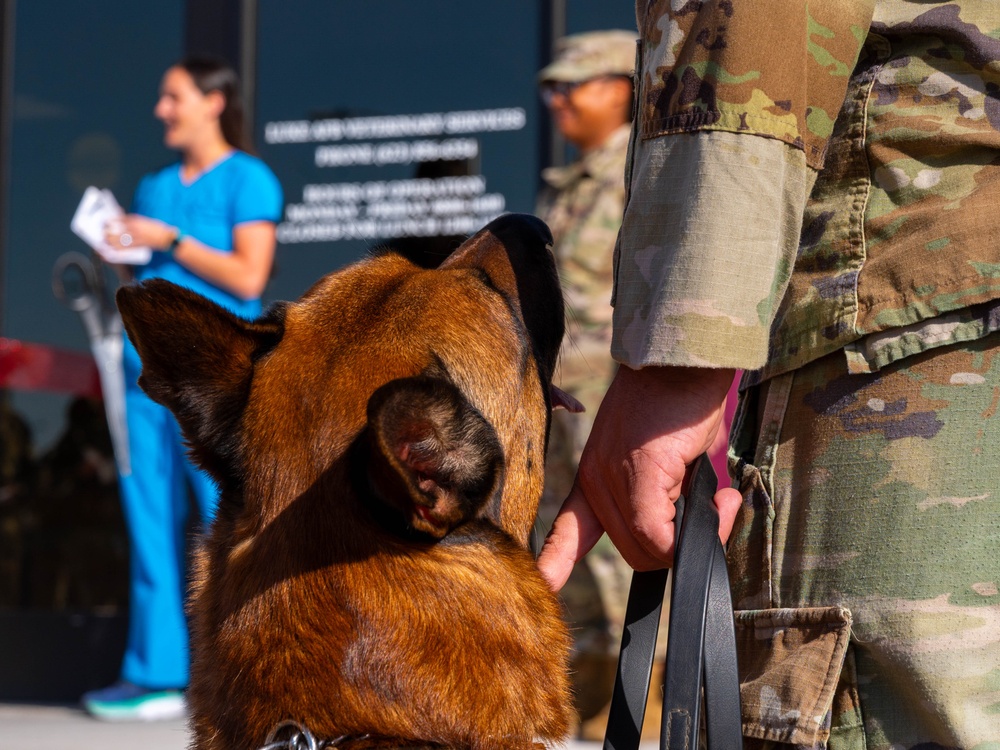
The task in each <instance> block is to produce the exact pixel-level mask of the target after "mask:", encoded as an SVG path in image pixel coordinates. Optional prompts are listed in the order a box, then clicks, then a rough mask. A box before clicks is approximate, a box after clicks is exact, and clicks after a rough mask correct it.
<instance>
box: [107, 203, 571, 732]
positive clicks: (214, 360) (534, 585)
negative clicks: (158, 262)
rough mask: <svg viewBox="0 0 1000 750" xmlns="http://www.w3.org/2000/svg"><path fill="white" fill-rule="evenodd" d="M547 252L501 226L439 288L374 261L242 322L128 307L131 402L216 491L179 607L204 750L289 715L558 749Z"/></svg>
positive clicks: (558, 332)
mask: <svg viewBox="0 0 1000 750" xmlns="http://www.w3.org/2000/svg"><path fill="white" fill-rule="evenodd" d="M550 242H551V237H550V235H549V232H548V229H547V228H546V227H545V225H544V224H543V223H541V222H540V221H538V220H537V219H534V218H532V217H528V216H505V217H502V218H500V219H497V220H496V221H494V222H492V223H491V224H490V225H488V226H487V227H486V228H485V229H483V230H482V231H480V232H479V233H478V234H476V235H475V236H473V237H471V238H470V239H469V240H467V241H466V242H465V243H464V244H462V245H461V246H460V247H459V248H458V249H457V250H456V251H455V252H454V253H453V254H452V255H451V256H450V257H449V258H448V259H447V260H446V261H445V262H444V263H443V264H442V265H441V266H440V267H439V268H437V269H425V268H421V267H419V266H417V265H414V264H413V263H411V262H410V261H408V260H406V259H405V258H404V257H403V256H401V255H399V254H397V253H394V252H392V251H386V252H384V253H380V254H377V255H375V256H374V257H371V258H368V259H366V260H364V261H362V262H360V263H357V264H355V265H352V266H349V267H347V268H344V269H343V270H341V271H338V272H336V273H333V274H330V275H329V276H327V277H325V278H324V279H322V280H320V281H319V282H318V283H317V284H316V285H314V286H313V287H312V288H311V289H310V290H309V291H308V292H307V293H306V294H305V295H304V296H303V297H302V298H301V299H300V300H298V301H297V302H293V303H285V304H281V305H278V306H275V307H273V308H272V309H271V310H270V311H269V312H268V313H267V314H265V315H264V316H263V317H262V318H260V319H259V320H257V321H255V322H247V321H244V320H241V319H240V318H237V317H235V316H233V315H231V314H229V313H227V312H226V311H224V310H223V309H221V308H220V307H218V306H216V305H214V304H213V303H211V302H209V301H207V300H206V299H204V298H202V297H200V296H198V295H195V294H193V293H191V292H188V291H185V290H184V289H181V288H179V287H177V286H174V285H172V284H170V283H168V282H166V281H159V280H153V281H148V282H145V283H142V284H138V285H135V286H129V287H125V288H123V289H122V290H120V291H119V293H118V304H119V308H120V310H121V312H122V317H123V320H124V322H125V326H126V329H127V331H128V335H129V336H130V337H131V339H132V341H133V342H135V345H136V348H137V349H138V351H139V354H140V356H141V358H142V363H143V370H142V375H141V377H140V380H139V382H140V384H141V385H142V387H143V388H144V389H145V390H146V392H147V393H148V394H149V395H150V396H151V397H152V398H153V399H155V400H157V401H159V402H160V403H162V404H164V405H165V406H167V407H168V408H169V409H171V410H172V411H173V412H174V414H175V415H176V416H177V419H178V422H179V423H180V425H181V427H182V429H183V431H184V434H185V436H186V438H187V441H188V442H189V444H190V447H191V452H192V455H193V456H194V457H195V459H196V460H197V461H198V463H200V464H201V465H202V466H203V467H205V468H206V469H207V470H208V471H209V472H211V474H212V475H213V476H214V477H215V479H216V480H217V481H218V483H219V485H220V487H221V490H222V498H221V501H220V505H219V510H218V514H217V517H216V521H215V524H214V526H213V529H212V532H211V534H210V535H209V537H208V540H207V543H206V544H205V545H203V547H202V548H201V551H200V553H199V563H198V566H197V571H196V574H195V584H194V594H193V598H192V605H191V611H192V617H193V638H192V645H193V647H194V661H193V663H192V677H191V689H190V690H189V699H190V701H191V706H192V716H193V725H194V727H195V734H196V743H195V746H196V747H198V748H199V750H203V749H206V748H212V749H213V750H214V749H215V748H224V747H225V748H228V747H257V746H260V745H261V744H262V743H263V742H264V739H265V737H266V736H267V733H268V730H269V729H271V728H272V727H273V726H274V725H275V723H276V722H278V721H280V720H283V719H287V718H289V717H298V718H299V719H300V720H302V721H305V722H306V723H307V724H308V725H309V726H310V727H312V728H313V729H314V731H317V732H319V733H321V734H322V735H323V736H325V737H328V738H332V737H338V736H341V735H353V734H373V735H377V736H380V737H394V738H404V739H406V740H407V741H408V742H409V741H411V740H420V739H427V740H434V742H435V743H436V744H437V745H440V746H443V747H477V748H479V747H484V748H485V747H492V746H496V742H497V740H496V739H495V738H497V737H502V738H507V739H505V740H504V742H505V743H507V744H505V745H503V746H506V747H522V746H530V740H531V738H532V737H538V736H545V737H558V736H560V735H561V734H562V733H563V732H565V729H566V726H567V721H568V715H569V714H568V712H569V709H568V686H567V680H566V673H565V672H566V655H567V652H568V638H567V635H566V631H565V627H564V625H563V624H562V622H561V620H560V617H559V609H558V604H557V602H556V600H555V598H554V596H553V595H552V593H551V592H550V591H548V589H547V588H546V586H545V584H544V583H543V581H542V580H541V577H540V576H539V575H538V572H537V569H536V568H535V567H534V561H533V559H532V557H531V555H530V553H529V552H528V551H527V542H528V537H529V534H530V530H531V526H532V522H533V520H534V516H535V512H536V510H537V505H538V500H539V498H540V496H541V491H542V483H543V466H544V455H545V442H546V439H547V437H546V436H547V427H548V419H549V411H550V409H551V408H552V407H553V406H555V405H558V404H559V403H561V402H563V399H564V394H561V393H559V392H558V391H555V390H553V389H551V386H550V382H551V377H552V371H553V368H554V367H555V362H556V355H557V352H558V348H559V345H560V341H561V338H562V335H563V305H562V296H561V292H560V288H559V284H558V280H557V275H556V271H555V264H554V261H553V257H552V254H551V251H550V250H549V249H548V245H549V244H550ZM564 405H566V404H565V403H564ZM570 406H572V404H570ZM472 675H475V676H476V677H475V679H472V678H471V676H472ZM498 707H502V710H500V709H498ZM490 738H494V739H492V740H491V739H490ZM491 742H492V743H493V745H491V744H490V743H491ZM526 743H527V744H526ZM403 744H405V743H403ZM393 746H395V745H393Z"/></svg>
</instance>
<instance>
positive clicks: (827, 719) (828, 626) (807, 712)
mask: <svg viewBox="0 0 1000 750" xmlns="http://www.w3.org/2000/svg"><path fill="white" fill-rule="evenodd" d="M850 633H851V613H850V611H849V610H847V609H844V608H842V607H816V608H804V609H762V610H743V611H737V612H736V649H737V653H738V657H739V662H740V698H741V700H742V704H743V734H744V736H745V737H747V738H752V739H756V740H764V741H767V742H781V743H788V744H792V745H797V746H799V747H810V748H812V747H825V745H826V742H827V740H828V739H829V737H830V728H831V721H832V715H833V713H834V698H835V696H836V695H837V693H838V685H839V684H840V683H841V674H842V672H844V665H845V660H846V658H847V654H848V642H849V640H850ZM842 687H843V686H842ZM747 746H748V747H758V746H759V745H757V744H756V743H748V745H747Z"/></svg>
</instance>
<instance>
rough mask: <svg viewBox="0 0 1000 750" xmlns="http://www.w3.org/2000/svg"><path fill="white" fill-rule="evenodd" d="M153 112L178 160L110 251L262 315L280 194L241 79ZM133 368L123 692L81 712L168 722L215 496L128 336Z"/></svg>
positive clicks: (110, 693) (140, 274)
mask: <svg viewBox="0 0 1000 750" xmlns="http://www.w3.org/2000/svg"><path fill="white" fill-rule="evenodd" d="M154 114H155V115H156V117H157V118H158V119H159V120H161V121H162V122H163V124H164V129H165V132H164V142H165V144H166V145H167V146H168V147H170V148H172V149H175V150H177V151H178V152H179V153H180V161H179V162H177V163H175V164H171V165H170V166H168V167H165V168H164V169H161V170H159V171H157V172H154V173H152V174H150V175H147V176H146V177H145V178H144V179H143V180H142V182H141V183H140V184H139V188H138V190H137V191H136V194H135V199H134V202H133V206H132V212H131V213H130V214H129V215H127V216H126V217H125V218H124V219H123V220H122V221H121V222H119V223H116V224H115V226H113V227H109V228H108V234H107V241H108V243H109V244H110V245H112V246H114V247H121V248H127V247H133V246H134V247H140V246H148V247H150V248H152V249H153V251H154V252H153V257H152V259H151V260H150V262H149V263H148V264H146V265H144V266H139V267H135V268H134V275H135V278H136V279H138V280H144V279H151V278H163V279H168V280H170V281H172V282H174V283H176V284H179V285H181V286H184V287H187V288H189V289H192V290H194V291H196V292H198V293H200V294H202V295H204V296H205V297H207V298H209V299H211V300H212V301H214V302H216V303H218V304H220V305H222V306H223V307H226V308H228V309H229V310H231V311H232V312H234V313H236V314H237V315H240V316H242V317H245V318H248V319H252V318H255V317H256V316H257V315H259V314H260V311H261V302H260V296H261V293H262V292H263V290H264V287H265V285H266V283H267V280H268V278H269V276H270V273H271V266H272V263H273V260H274V248H275V225H276V223H277V221H278V220H279V218H280V216H281V210H282V194H281V187H280V185H279V184H278V181H277V179H276V178H275V176H274V174H273V173H272V172H271V170H270V169H268V167H267V166H266V165H265V164H264V163H263V162H262V161H261V160H260V159H258V158H256V157H254V156H252V155H250V154H249V153H248V144H247V142H246V136H245V134H244V132H243V113H242V106H241V102H240V96H239V80H238V79H237V76H236V74H235V73H234V72H233V70H232V69H231V68H229V67H228V66H226V65H225V64H223V63H220V62H218V61H214V60H209V59H200V58H188V59H185V60H182V61H180V62H178V63H177V64H175V65H173V66H172V67H171V68H169V69H168V70H167V71H166V73H165V75H164V76H163V80H162V83H161V85H160V96H159V99H158V101H157V103H156V108H155V109H154ZM163 324H164V325H167V326H169V325H170V324H171V323H170V320H168V319H164V321H163ZM124 369H125V378H126V412H127V416H128V428H129V447H130V451H131V463H132V471H131V474H129V475H128V476H120V477H119V486H120V491H121V498H122V504H123V507H124V511H125V517H126V520H127V522H128V528H129V541H130V545H131V547H130V560H131V563H130V601H129V632H128V642H127V646H126V651H125V657H124V661H123V664H122V671H121V679H120V680H119V682H116V683H115V684H114V685H111V686H110V687H107V688H103V689H101V690H94V691H91V692H89V693H86V694H85V695H84V696H83V705H84V707H85V708H86V710H87V711H88V712H90V713H91V714H92V715H93V716H95V717H97V718H101V719H107V720H155V719H168V718H175V717H177V716H180V715H183V713H184V710H185V705H184V695H183V692H182V691H183V689H184V688H185V687H186V685H187V680H188V634H187V623H186V620H185V617H184V596H185V564H186V555H185V549H186V546H187V538H186V531H185V530H186V526H187V519H188V508H189V502H188V490H189V488H190V489H191V490H192V494H193V495H194V497H195V499H196V503H197V506H198V510H199V512H200V516H201V522H202V523H203V524H207V523H208V522H209V521H211V519H212V518H213V516H214V514H215V506H216V502H217V489H216V487H215V485H214V483H213V482H212V480H211V479H210V478H209V477H208V476H207V475H205V474H204V473H203V472H201V471H200V470H198V469H196V468H195V467H194V466H193V465H192V464H191V462H190V461H189V460H188V458H187V455H186V452H185V448H184V445H183V443H182V440H181V435H180V430H179V428H178V426H177V423H176V421H175V420H174V418H173V415H171V414H170V413H169V412H168V411H167V410H166V409H165V408H164V407H162V406H160V405H159V404H156V403H154V402H153V401H151V400H150V399H149V398H148V397H147V396H146V395H145V394H144V393H143V392H142V391H141V390H140V388H139V387H138V385H137V384H136V380H137V379H138V376H139V372H140V369H141V365H140V362H139V357H138V354H137V353H136V351H135V348H134V347H133V346H132V344H131V342H129V341H128V340H127V339H126V342H125V353H124Z"/></svg>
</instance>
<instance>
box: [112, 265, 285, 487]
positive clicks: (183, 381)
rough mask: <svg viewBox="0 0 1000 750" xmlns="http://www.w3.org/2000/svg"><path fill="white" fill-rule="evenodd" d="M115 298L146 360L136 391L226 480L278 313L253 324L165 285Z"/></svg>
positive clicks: (277, 329) (125, 290)
mask: <svg viewBox="0 0 1000 750" xmlns="http://www.w3.org/2000/svg"><path fill="white" fill-rule="evenodd" d="M116 300H117V302H118V309H119V310H120V311H121V314H122V321H123V322H124V324H125V330H126V331H127V332H128V336H129V338H130V339H131V340H132V343H133V344H134V345H135V348H136V350H137V351H138V352H139V357H140V359H141V360H142V374H141V375H140V376H139V385H140V386H141V387H142V389H143V390H144V391H145V392H146V393H147V394H148V395H149V397H150V398H151V399H153V400H154V401H156V402H158V403H160V404H163V405H164V406H165V407H167V408H168V409H170V411H172V412H173V413H174V415H175V416H176V417H177V422H178V423H179V424H180V426H181V429H182V430H183V431H184V436H185V438H187V441H188V443H189V445H190V446H191V449H192V455H193V457H194V458H195V460H196V461H197V462H198V463H200V464H201V465H202V466H203V467H204V468H205V469H207V470H208V471H209V472H211V473H212V474H213V475H214V476H215V477H216V479H218V480H220V481H225V480H226V479H227V478H228V476H227V469H228V468H231V467H232V465H233V459H234V458H235V455H234V454H235V451H236V450H237V449H238V439H239V436H238V434H237V429H236V427H237V423H238V419H239V417H240V415H241V414H242V413H243V409H244V408H245V406H246V401H247V398H248V395H249V390H250V380H251V376H252V373H253V362H254V360H255V359H256V358H257V357H259V356H260V355H261V354H262V353H264V352H266V351H268V350H270V349H272V348H273V347H274V346H275V345H276V344H277V342H278V341H280V339H281V336H282V332H283V325H282V317H281V315H280V313H279V314H272V315H271V317H270V318H266V319H261V320H260V321H257V322H253V323H251V322H249V321H246V320H243V319H242V318H239V317H237V316H236V315H233V314H232V313H230V312H229V311H228V310H225V309H223V308H222V307H220V306H219V305H216V304H215V303H214V302H211V301H210V300H208V299H206V298H205V297H202V296H201V295H198V294H195V293H194V292H191V291H189V290H187V289H183V288H182V287H179V286H177V285H175V284H172V283H170V282H169V281H164V280H163V279H151V280H149V281H145V282H142V283H140V284H130V285H128V286H124V287H122V288H121V289H119V290H118V294H117V295H116Z"/></svg>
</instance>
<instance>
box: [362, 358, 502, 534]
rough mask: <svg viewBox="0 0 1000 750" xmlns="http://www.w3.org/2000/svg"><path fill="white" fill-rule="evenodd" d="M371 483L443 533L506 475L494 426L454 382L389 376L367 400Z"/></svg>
mask: <svg viewBox="0 0 1000 750" xmlns="http://www.w3.org/2000/svg"><path fill="white" fill-rule="evenodd" d="M367 433H368V438H369V440H368V446H369V447H368V450H369V456H368V465H367V472H368V482H369V486H370V488H371V490H372V492H373V493H374V494H375V498H376V500H378V501H381V502H382V503H383V504H385V505H387V506H389V507H390V508H394V509H395V510H396V511H398V512H399V513H401V514H402V517H403V520H404V521H405V522H406V524H408V525H409V526H410V527H412V528H413V529H415V530H417V531H419V532H422V533H424V534H428V535H429V536H431V537H434V538H436V539H440V538H442V537H444V536H445V535H446V534H447V533H448V532H449V531H451V530H452V529H453V528H455V527H456V526H458V525H459V524H461V523H464V522H465V521H468V520H470V519H472V518H475V517H477V515H478V514H479V512H480V510H481V509H482V508H483V507H484V506H485V505H486V503H487V501H488V500H490V498H492V497H494V496H495V495H496V494H497V493H498V492H499V491H500V490H501V489H502V487H501V484H502V482H503V463H504V462H503V449H502V448H501V446H500V441H499V439H498V438H497V435H496V432H494V430H493V427H492V426H491V425H490V423H489V422H487V421H486V420H485V419H484V418H483V416H482V414H480V413H479V411H477V410H476V409H475V408H474V407H473V406H472V405H471V404H470V403H469V402H468V401H467V400H466V398H465V397H464V396H463V395H462V393H461V392H460V391H459V390H458V388H456V387H455V386H454V385H453V384H452V383H450V382H449V381H447V380H444V379H441V378H432V377H415V378H402V379H399V380H394V381H391V382H390V383H387V384H386V385H384V386H382V387H381V388H379V389H378V390H377V391H375V393H374V394H372V397H371V398H370V399H369V401H368V430H367Z"/></svg>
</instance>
